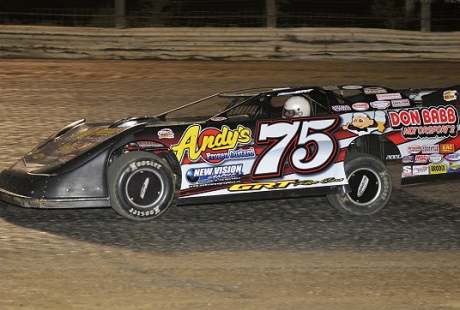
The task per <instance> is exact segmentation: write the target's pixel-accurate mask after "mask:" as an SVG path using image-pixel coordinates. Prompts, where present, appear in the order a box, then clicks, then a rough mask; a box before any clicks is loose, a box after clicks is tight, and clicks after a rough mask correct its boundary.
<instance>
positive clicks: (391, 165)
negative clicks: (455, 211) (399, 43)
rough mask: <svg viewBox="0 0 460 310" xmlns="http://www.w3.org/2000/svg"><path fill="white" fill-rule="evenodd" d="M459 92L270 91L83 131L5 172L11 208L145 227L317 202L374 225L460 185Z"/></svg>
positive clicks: (83, 126)
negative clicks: (113, 218)
mask: <svg viewBox="0 0 460 310" xmlns="http://www.w3.org/2000/svg"><path fill="white" fill-rule="evenodd" d="M459 91H460V86H452V87H449V88H445V89H404V90H393V89H389V88H386V87H382V86H365V85H364V86H362V85H343V86H324V87H319V86H313V87H282V88H260V89H248V90H241V91H235V92H226V93H219V94H215V95H212V96H209V97H206V98H203V99H200V100H198V101H195V102H192V103H189V104H186V105H184V106H181V107H179V108H176V109H173V110H171V111H168V112H166V113H162V114H159V115H156V116H153V117H134V118H127V119H122V120H119V121H116V122H111V123H86V122H85V120H80V121H77V122H75V123H72V124H70V125H69V126H67V127H65V128H63V129H62V130H60V131H58V132H57V133H56V134H54V135H53V136H52V137H50V138H49V139H47V140H46V141H44V142H43V143H41V144H40V145H39V146H37V147H36V148H35V149H33V150H32V151H31V152H30V153H28V154H27V155H25V156H24V157H23V158H21V159H20V160H19V161H18V162H17V163H16V164H14V165H13V166H12V167H10V168H8V169H5V170H4V171H2V172H1V173H0V197H1V199H2V200H4V201H7V202H9V203H11V204H15V205H19V206H24V207H33V208H89V207H110V206H112V207H113V208H114V209H115V210H116V211H117V212H119V213H120V214H122V215H123V216H125V217H127V218H129V219H134V220H149V219H152V218H155V217H157V216H159V215H160V214H162V213H163V212H164V211H166V209H168V207H169V206H171V205H175V204H188V203H211V202H219V201H241V200H247V199H268V198H280V197H299V196H309V195H324V196H327V198H328V200H329V201H330V203H331V204H332V205H333V206H334V207H335V208H337V209H339V210H341V211H344V212H348V213H352V214H358V215H366V214H372V213H375V212H377V211H379V210H380V209H381V208H383V207H384V206H385V205H386V204H387V203H388V200H389V198H390V195H391V192H392V188H393V187H398V186H399V185H404V184H410V183H415V182H428V181H431V180H434V179H446V178H451V177H457V176H459V175H460V174H459V173H458V172H460V167H459V162H460V152H459V153H457V152H458V149H459V148H460V138H459V137H458V123H459V121H458V110H457V106H456V105H457V104H458V101H459V99H458V92H459ZM292 96H301V97H303V98H306V99H307V100H308V102H309V103H310V105H311V115H308V116H305V117H299V118H290V119H288V118H284V117H283V115H282V111H283V103H284V102H285V101H286V100H287V99H288V98H290V97H292ZM363 120H365V122H366V123H365V125H363V126H361V124H360V123H359V121H363Z"/></svg>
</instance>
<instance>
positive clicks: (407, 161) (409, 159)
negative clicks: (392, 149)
mask: <svg viewBox="0 0 460 310" xmlns="http://www.w3.org/2000/svg"><path fill="white" fill-rule="evenodd" d="M414 159H415V156H414V155H408V156H404V157H403V159H402V162H403V164H410V163H413V162H414Z"/></svg>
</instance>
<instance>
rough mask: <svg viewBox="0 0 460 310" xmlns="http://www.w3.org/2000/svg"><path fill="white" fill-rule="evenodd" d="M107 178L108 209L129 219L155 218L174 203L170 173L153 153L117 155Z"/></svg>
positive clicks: (166, 165) (175, 196) (171, 175)
mask: <svg viewBox="0 0 460 310" xmlns="http://www.w3.org/2000/svg"><path fill="white" fill-rule="evenodd" d="M107 178H108V185H109V193H110V202H111V204H112V208H113V209H114V210H115V211H116V212H118V213H119V214H121V215H123V216H124V217H126V218H128V219H131V220H136V221H147V220H151V219H153V218H156V217H158V216H159V215H161V214H162V213H163V212H165V211H166V209H168V208H169V207H170V206H171V205H173V204H175V202H176V200H177V195H176V192H175V186H174V174H173V173H172V171H171V168H170V167H169V165H168V163H167V162H166V161H164V160H162V159H161V158H159V157H158V156H156V155H155V154H151V153H146V152H131V153H128V154H125V155H122V156H120V157H119V158H117V159H116V160H115V161H114V162H113V163H112V165H110V166H109V168H108V173H107Z"/></svg>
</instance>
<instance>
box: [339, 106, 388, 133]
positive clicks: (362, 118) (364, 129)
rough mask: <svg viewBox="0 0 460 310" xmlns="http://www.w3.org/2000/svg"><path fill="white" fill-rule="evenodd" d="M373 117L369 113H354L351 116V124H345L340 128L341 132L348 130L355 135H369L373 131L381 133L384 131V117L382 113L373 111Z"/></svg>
mask: <svg viewBox="0 0 460 310" xmlns="http://www.w3.org/2000/svg"><path fill="white" fill-rule="evenodd" d="M373 114H374V115H373V117H371V116H369V113H365V112H355V113H353V115H352V120H351V124H350V123H349V122H347V123H346V124H345V125H343V126H342V129H343V130H348V131H350V132H353V133H354V134H356V135H364V134H369V133H371V132H373V131H376V130H377V131H379V132H383V131H384V130H385V122H386V116H385V112H383V111H375V112H374V113H373Z"/></svg>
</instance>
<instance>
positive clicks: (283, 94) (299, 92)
mask: <svg viewBox="0 0 460 310" xmlns="http://www.w3.org/2000/svg"><path fill="white" fill-rule="evenodd" d="M312 90H313V89H312V88H310V89H301V90H294V91H285V92H282V93H278V95H277V96H285V95H299V94H307V93H309V92H311V91H312Z"/></svg>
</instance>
